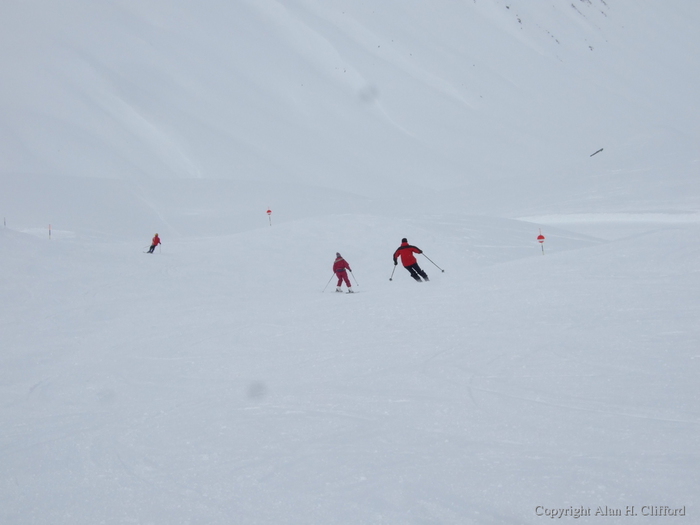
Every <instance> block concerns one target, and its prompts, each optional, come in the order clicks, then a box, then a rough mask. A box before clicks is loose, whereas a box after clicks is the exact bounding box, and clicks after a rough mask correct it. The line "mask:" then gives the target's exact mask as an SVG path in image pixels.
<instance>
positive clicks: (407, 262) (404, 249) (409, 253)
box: [394, 242, 423, 266]
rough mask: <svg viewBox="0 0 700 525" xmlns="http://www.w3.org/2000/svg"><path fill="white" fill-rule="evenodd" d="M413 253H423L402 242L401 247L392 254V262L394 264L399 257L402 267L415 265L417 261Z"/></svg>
mask: <svg viewBox="0 0 700 525" xmlns="http://www.w3.org/2000/svg"><path fill="white" fill-rule="evenodd" d="M414 253H423V250H421V249H419V248H416V247H415V246H411V245H410V244H408V243H407V242H402V243H401V246H399V248H398V249H397V250H396V251H395V252H394V262H396V259H397V258H398V257H401V264H403V265H404V266H411V265H412V264H416V262H417V261H416V258H415V256H414V255H413V254H414Z"/></svg>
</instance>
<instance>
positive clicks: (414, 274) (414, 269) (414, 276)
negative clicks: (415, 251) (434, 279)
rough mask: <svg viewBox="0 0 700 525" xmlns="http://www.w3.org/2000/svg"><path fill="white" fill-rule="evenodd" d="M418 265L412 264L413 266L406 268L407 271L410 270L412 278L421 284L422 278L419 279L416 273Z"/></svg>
mask: <svg viewBox="0 0 700 525" xmlns="http://www.w3.org/2000/svg"><path fill="white" fill-rule="evenodd" d="M416 266H417V265H416V264H412V265H411V266H406V269H407V270H408V273H410V274H411V277H413V278H414V279H415V280H416V281H418V282H421V280H420V277H418V274H417V273H416V268H415V267H416Z"/></svg>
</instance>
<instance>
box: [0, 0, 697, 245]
mask: <svg viewBox="0 0 700 525" xmlns="http://www.w3.org/2000/svg"><path fill="white" fill-rule="evenodd" d="M1 9H2V17H1V19H0V26H1V29H2V31H1V32H0V33H1V36H0V63H1V64H2V71H3V82H2V86H1V87H0V114H2V126H1V127H0V139H1V140H0V176H1V177H2V184H3V187H4V191H3V192H2V202H0V205H1V206H2V208H3V210H4V211H3V213H5V214H6V215H8V216H9V217H10V218H12V219H13V221H14V223H15V224H21V225H23V226H30V225H31V224H33V223H39V224H42V225H43V224H44V223H45V222H51V221H53V222H55V223H61V224H64V226H66V227H67V228H69V229H81V228H84V227H85V226H86V224H85V223H91V224H93V225H94V229H95V230H97V231H101V232H103V233H105V232H108V231H119V232H120V233H135V232H136V230H137V224H127V223H128V222H129V221H131V220H133V219H134V216H137V217H138V218H137V220H136V223H141V222H142V221H148V222H150V223H158V222H160V223H161V224H159V225H158V226H157V227H158V228H160V229H161V230H166V229H167V228H168V227H171V228H172V229H173V233H175V232H180V233H183V234H195V235H196V234H199V233H202V234H206V233H212V232H221V231H230V229H231V228H233V229H235V230H245V229H248V228H250V227H255V226H256V225H258V224H260V222H259V221H260V218H261V217H260V214H261V213H262V212H264V210H265V209H267V208H268V207H274V209H275V212H277V213H276V215H277V216H278V217H279V219H280V220H288V219H293V218H298V217H301V216H309V215H324V214H328V213H346V212H354V211H372V212H381V211H386V212H388V213H400V211H401V210H402V209H405V208H406V207H407V205H405V204H400V205H397V204H396V203H397V202H399V201H401V202H410V203H411V205H413V206H418V207H420V208H421V209H424V210H431V211H440V212H441V211H444V210H446V209H450V210H453V211H457V212H459V213H463V212H464V213H470V214H473V213H479V214H483V213H487V214H497V215H506V216H518V215H522V214H525V215H528V214H529V215H536V214H545V213H550V212H557V213H561V212H569V213H571V212H588V211H592V209H597V207H599V206H600V207H602V209H605V210H606V211H610V212H616V211H623V210H622V209H624V211H674V210H679V209H680V210H683V211H687V210H689V209H696V207H697V204H698V203H697V195H698V186H697V184H698V182H697V179H698V178H697V177H696V176H694V175H697V170H698V164H697V162H698V136H699V133H698V129H699V124H698V122H699V121H700V119H699V118H698V117H699V115H698V105H697V95H696V93H695V92H694V88H695V86H697V85H698V84H699V81H700V79H699V78H698V75H699V73H698V68H697V67H694V62H695V56H694V55H695V51H696V50H697V49H698V36H697V30H696V27H695V22H696V21H697V20H698V17H699V16H700V15H699V14H698V11H699V9H698V7H696V6H695V4H693V3H692V2H684V1H671V2H664V3H663V4H662V3H653V4H648V5H643V6H641V5H639V3H638V2H630V1H622V0H605V1H603V0H576V1H574V2H568V1H566V2H564V1H562V2H526V1H522V0H521V1H517V0H515V1H505V0H472V1H466V0H464V1H460V2H453V1H442V0H438V1H436V2H430V3H423V2H409V3H406V2H403V1H385V2H382V3H381V4H375V3H364V2H346V1H330V2H316V1H309V0H293V1H285V2H274V1H238V2H222V1H218V2H217V1H210V2H205V3H203V4H193V3H190V2H170V1H167V2H166V1H157V0H156V1H148V2H133V1H125V0H120V1H114V2H106V3H98V4H96V3H94V2H87V1H80V0H71V1H67V2H60V3H50V2H40V1H37V0H32V1H26V2H8V3H6V4H5V5H4V6H3V7H2V8H1ZM600 148H604V149H603V151H602V152H600V153H599V154H597V155H596V156H594V157H590V155H591V154H592V153H594V152H596V151H598V150H599V149H600ZM95 179H97V181H96V180H95ZM297 189H298V191H296V190H297ZM316 192H319V193H318V194H317V193H316ZM105 195H109V196H110V198H109V199H106V200H108V201H109V202H110V205H109V206H108V207H107V209H105V207H104V206H102V205H100V206H99V208H100V209H98V210H96V209H94V205H91V203H94V202H95V201H99V202H102V201H103V196H105ZM304 195H306V196H307V198H304V197H303V196H304ZM621 196H622V198H620V197H621ZM78 216H80V217H83V218H84V219H85V220H84V221H79V220H78ZM252 217H255V218H254V219H253V218H252ZM262 218H263V219H264V216H262ZM188 225H189V226H188ZM151 229H153V228H151Z"/></svg>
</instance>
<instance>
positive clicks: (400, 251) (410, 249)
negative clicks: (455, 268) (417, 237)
mask: <svg viewBox="0 0 700 525" xmlns="http://www.w3.org/2000/svg"><path fill="white" fill-rule="evenodd" d="M414 253H423V250H421V249H420V248H416V247H415V246H411V245H410V244H408V239H406V238H405V237H404V238H403V239H401V246H399V247H398V248H397V250H396V251H395V252H394V266H396V265H397V264H399V263H398V262H397V261H396V259H397V258H399V257H401V263H402V264H403V266H404V268H406V269H407V270H408V273H410V274H411V277H413V278H414V279H415V280H416V281H418V282H419V283H420V282H422V281H421V279H420V278H421V277H422V278H423V279H424V280H425V281H429V280H430V279H428V274H426V273H425V272H424V271H423V270H421V267H420V266H418V262H417V261H416V257H415V256H414V255H413V254H414Z"/></svg>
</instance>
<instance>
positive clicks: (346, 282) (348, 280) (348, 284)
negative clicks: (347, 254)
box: [343, 272, 352, 290]
mask: <svg viewBox="0 0 700 525" xmlns="http://www.w3.org/2000/svg"><path fill="white" fill-rule="evenodd" d="M343 279H345V286H347V287H348V290H349V289H350V288H352V284H351V283H350V278H349V277H348V272H343Z"/></svg>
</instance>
